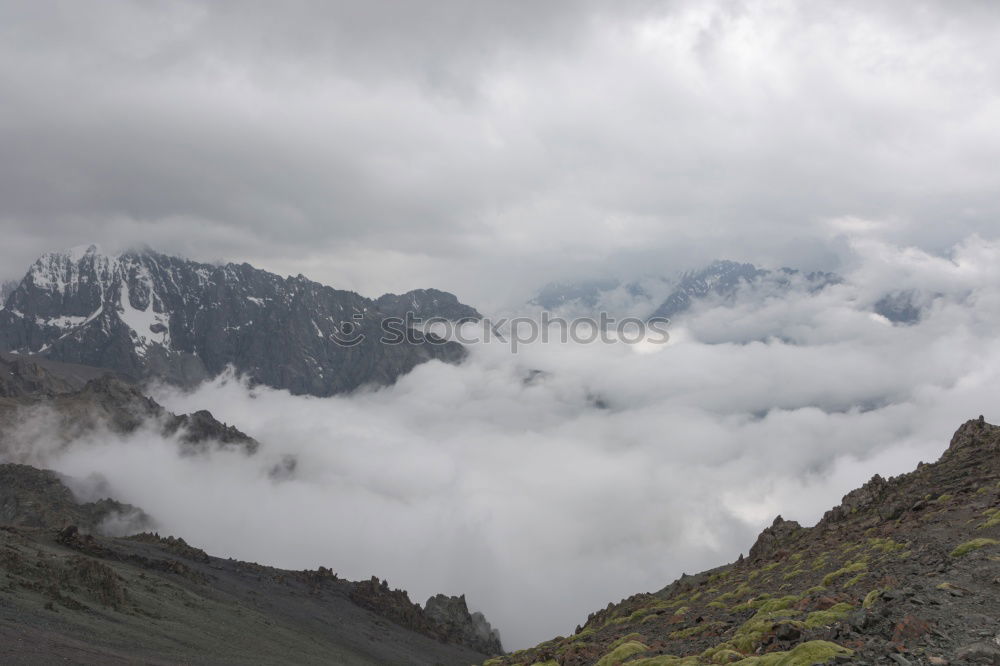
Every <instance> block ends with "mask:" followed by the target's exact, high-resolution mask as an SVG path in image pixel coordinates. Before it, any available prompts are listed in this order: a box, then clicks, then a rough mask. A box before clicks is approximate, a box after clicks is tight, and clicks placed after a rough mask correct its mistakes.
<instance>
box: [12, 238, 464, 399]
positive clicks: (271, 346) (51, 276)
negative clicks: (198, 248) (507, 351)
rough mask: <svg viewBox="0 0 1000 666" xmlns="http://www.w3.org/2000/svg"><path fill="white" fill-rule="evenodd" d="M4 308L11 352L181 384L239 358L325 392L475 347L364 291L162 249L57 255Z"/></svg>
mask: <svg viewBox="0 0 1000 666" xmlns="http://www.w3.org/2000/svg"><path fill="white" fill-rule="evenodd" d="M390 296H391V295H389V296H386V297H383V299H381V300H382V301H383V303H384V305H385V306H386V307H387V308H388V309H389V310H391V314H392V316H396V315H398V314H399V313H400V311H402V310H405V309H406V307H407V306H408V305H413V304H415V306H414V307H416V308H417V309H419V310H420V311H421V316H423V317H431V316H445V317H446V318H447V317H448V316H449V315H450V314H451V313H464V314H468V312H469V311H471V312H473V313H474V312H475V310H472V309H471V308H468V306H464V305H462V304H461V303H458V301H457V299H455V298H454V296H452V295H451V294H445V293H444V292H435V291H434V290H428V291H425V292H411V293H410V294H408V295H404V296H402V297H390ZM400 299H402V300H400ZM4 305H5V307H4V308H3V309H0V351H13V352H17V353H19V354H21V355H27V354H38V355H41V356H43V357H45V358H49V359H53V360H57V361H64V362H70V363H77V364H82V365H90V366H97V367H102V368H108V369H111V370H115V371H117V372H119V373H122V374H125V375H128V376H130V377H132V378H135V379H142V378H146V377H157V378H161V379H165V380H167V381H170V382H173V383H178V384H182V385H190V384H193V383H197V382H199V381H201V380H203V379H205V378H207V377H212V376H215V375H217V374H219V373H221V372H222V371H223V370H225V369H226V368H227V367H228V366H232V367H234V368H235V369H236V370H237V371H239V372H241V373H244V374H246V375H247V376H248V377H249V378H250V379H251V380H252V381H254V382H259V383H262V384H266V385H268V386H273V387H276V388H285V389H288V390H290V391H292V392H293V393H306V394H312V395H320V396H326V395H331V394H334V393H339V392H343V391H350V390H352V389H355V388H358V387H359V386H363V385H365V384H389V383H392V382H394V381H395V380H396V379H397V378H398V377H399V376H401V375H403V374H405V373H407V372H409V371H410V370H412V369H413V368H414V367H415V366H416V365H418V364H420V363H423V362H425V361H429V360H432V359H437V360H442V361H447V362H458V361H460V360H461V359H462V358H464V355H465V350H464V348H463V347H462V346H461V345H459V344H457V343H453V342H445V341H442V340H438V339H435V338H433V337H427V336H424V335H422V334H421V333H419V332H417V331H408V332H407V331H403V330H401V328H400V327H399V326H393V325H392V324H391V323H390V322H387V318H388V317H389V316H390V314H387V313H386V312H383V311H382V310H380V309H379V305H378V303H377V302H376V301H373V300H371V299H368V298H365V297H363V296H360V295H358V294H356V293H354V292H350V291H343V290H338V289H332V288H330V287H326V286H324V285H321V284H319V283H316V282H312V281H310V280H307V279H306V278H304V277H302V276H298V277H293V278H282V277H280V276H278V275H274V274H273V273H268V272H266V271H262V270H258V269H256V268H253V267H252V266H250V265H248V264H240V265H237V264H227V265H225V266H212V265H209V264H199V263H196V262H192V261H187V260H184V259H179V258H176V257H169V256H166V255H162V254H158V253H156V252H153V251H151V250H143V251H134V252H127V253H124V254H121V255H115V256H109V255H105V254H102V253H101V252H100V251H99V250H98V249H97V248H96V247H94V246H90V247H88V248H80V249H77V250H73V251H70V252H66V253H53V254H47V255H45V256H43V257H41V258H40V259H39V260H38V261H37V262H35V264H34V265H33V266H32V267H31V269H30V270H29V271H28V273H27V275H25V277H24V279H23V280H21V282H20V283H19V284H18V285H17V287H16V288H15V289H14V290H13V291H12V292H11V293H10V294H9V296H8V298H7V300H6V302H5V304H4ZM476 314H478V313H476ZM463 316H464V315H463Z"/></svg>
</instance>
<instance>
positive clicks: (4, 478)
mask: <svg viewBox="0 0 1000 666" xmlns="http://www.w3.org/2000/svg"><path fill="white" fill-rule="evenodd" d="M0 524H3V525H15V526H22V527H46V528H51V529H63V528H65V527H67V526H70V525H72V526H75V527H79V528H82V529H84V530H87V531H93V532H102V531H105V532H110V533H114V534H123V533H129V532H137V531H139V530H141V529H145V528H148V527H149V526H151V525H152V520H151V519H150V517H149V516H147V515H146V514H145V513H143V511H142V510H140V509H138V508H136V507H134V506H131V505H129V504H122V503H121V502H117V501H115V500H113V499H108V498H104V499H101V500H98V501H96V502H80V501H78V500H77V498H76V497H75V496H74V495H73V492H72V490H70V488H69V486H68V485H67V484H66V481H65V479H64V478H63V477H61V476H60V475H58V474H56V473H55V472H53V471H50V470H43V469H36V468H34V467H30V466H28V465H15V464H0Z"/></svg>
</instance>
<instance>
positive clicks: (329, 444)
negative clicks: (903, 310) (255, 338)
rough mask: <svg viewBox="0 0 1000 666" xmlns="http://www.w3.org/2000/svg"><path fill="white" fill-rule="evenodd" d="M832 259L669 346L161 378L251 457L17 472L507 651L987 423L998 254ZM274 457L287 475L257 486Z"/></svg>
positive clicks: (704, 564)
mask: <svg viewBox="0 0 1000 666" xmlns="http://www.w3.org/2000/svg"><path fill="white" fill-rule="evenodd" d="M852 248H853V249H852V255H851V256H852V257H853V262H854V265H855V270H854V271H853V272H851V273H850V274H848V275H846V282H845V283H844V284H841V285H835V286H831V287H828V288H827V289H825V290H824V291H822V292H820V293H819V294H813V295H810V294H808V293H806V292H792V293H791V294H786V295H784V296H783V297H781V298H778V297H773V298H766V297H764V296H762V295H761V294H759V293H753V294H750V295H748V296H747V297H746V298H744V299H741V300H738V301H737V302H736V303H729V304H714V305H708V306H704V307H702V308H699V309H696V310H695V311H693V312H692V313H691V314H690V316H689V317H688V318H686V319H685V320H684V321H683V322H679V323H678V324H677V325H676V326H675V328H674V331H673V333H674V334H673V338H672V342H671V343H670V344H669V345H666V346H649V345H646V346H629V345H624V344H614V345H602V344H592V345H579V344H548V345H528V346H525V347H522V349H521V351H520V352H519V353H518V354H516V355H512V354H510V353H509V351H508V350H507V348H506V347H505V346H504V345H480V346H478V347H475V348H473V349H472V353H471V355H470V358H469V359H468V360H467V361H466V362H465V363H464V364H463V365H461V366H450V365H444V364H440V363H436V362H435V363H428V364H426V365H423V366H420V367H419V368H418V369H417V370H415V371H414V372H412V373H411V374H409V375H408V376H406V377H404V378H402V379H401V380H400V381H399V382H398V383H397V384H396V385H395V386H392V387H389V388H383V389H381V390H373V391H367V392H360V393H357V394H355V395H351V396H341V397H334V398H329V399H317V398H308V397H293V396H290V395H288V394H287V393H284V392H281V391H275V390H271V389H267V388H262V387H257V388H252V389H249V388H247V387H246V386H245V385H244V384H242V383H241V382H240V381H239V380H238V379H236V378H232V377H225V378H220V379H218V380H216V381H214V382H211V383H209V384H206V385H203V386H202V387H200V388H198V389H197V390H195V391H193V392H190V393H182V392H177V391H175V390H172V389H168V388H159V389H157V390H156V396H157V398H158V399H160V400H161V401H162V402H163V403H164V404H165V405H166V406H168V407H169V408H170V409H171V410H173V411H176V412H189V411H193V410H196V409H203V408H208V409H210V410H211V411H213V413H214V414H215V415H216V416H217V417H218V418H220V419H221V420H225V421H227V422H229V423H232V424H236V425H238V426H239V427H240V428H241V429H243V430H245V431H246V432H247V433H249V434H251V435H253V436H254V437H256V438H257V439H259V440H260V441H261V442H262V448H261V451H260V452H259V453H258V454H257V455H256V456H253V457H246V456H243V455H242V454H237V453H225V452H216V453H213V454H211V455H209V456H207V457H205V456H187V457H182V456H179V455H178V448H177V445H176V442H172V441H166V440H164V439H162V438H161V437H159V436H156V435H153V434H151V433H146V434H139V435H134V436H132V437H130V438H127V439H121V438H117V437H113V436H104V437H100V438H97V437H95V438H92V439H91V440H90V441H87V442H81V443H79V444H77V445H75V446H72V447H70V448H69V449H67V450H65V451H61V452H59V451H48V452H46V453H45V454H44V455H42V456H35V457H34V458H33V459H32V461H33V462H35V463H36V464H43V465H48V466H51V467H53V468H55V469H57V470H59V471H62V472H65V473H68V474H72V475H75V476H79V477H86V476H88V475H91V474H96V475H99V476H101V477H103V478H104V479H106V481H107V483H108V487H109V488H110V490H111V491H112V492H113V493H114V495H115V496H116V497H117V498H118V499H120V500H122V501H125V502H129V503H133V504H136V505H138V506H141V507H142V508H143V509H145V510H146V511H147V512H149V513H150V514H152V515H153V517H154V518H156V519H157V520H158V521H159V523H160V526H161V530H162V531H164V532H169V533H174V534H177V535H181V536H183V537H184V538H185V539H187V540H189V541H190V542H192V543H194V544H196V545H198V546H200V547H203V548H205V549H206V550H208V551H209V552H212V553H214V554H217V555H227V556H234V557H239V558H243V559H251V560H257V561H261V562H267V563H271V564H276V565H280V566H284V567H302V568H304V567H310V568H312V567H316V566H317V565H324V566H330V567H332V568H333V569H334V570H336V571H337V572H339V573H340V574H341V575H343V576H347V577H350V578H354V579H359V578H365V577H368V576H370V575H372V574H376V575H378V576H381V577H385V578H388V579H389V581H390V583H392V584H393V585H395V586H399V587H404V588H406V589H408V590H409V591H410V593H411V595H412V597H413V598H414V599H416V600H418V601H423V600H424V599H426V597H428V596H429V595H431V594H432V593H436V592H447V593H452V594H455V593H462V592H464V593H466V594H467V595H468V598H469V601H470V604H471V605H472V606H473V607H475V608H477V609H480V610H482V611H483V612H484V613H485V614H486V615H487V617H488V618H489V619H490V620H491V622H493V623H494V625H495V626H498V627H499V628H500V630H501V631H502V632H503V634H504V637H505V644H506V645H507V646H508V647H519V646H524V645H527V644H529V643H532V642H535V641H539V640H542V639H545V638H548V637H550V636H552V635H555V634H560V633H561V634H566V633H567V632H571V631H572V630H573V628H574V626H575V625H576V624H577V623H580V622H582V621H583V620H584V619H585V616H586V612H587V611H589V610H596V609H597V608H600V607H602V606H604V605H605V604H606V603H607V602H608V601H611V600H617V599H619V598H621V597H624V596H627V595H629V594H632V593H635V592H639V591H651V590H655V589H658V588H660V587H661V586H663V585H665V584H667V583H669V582H670V581H671V580H672V579H673V578H675V577H676V576H678V575H679V574H681V573H682V572H688V573H691V572H695V571H698V570H702V569H705V568H708V567H711V566H714V565H717V564H721V563H723V562H726V561H730V560H732V559H734V558H735V557H736V556H737V555H738V554H739V553H740V552H746V550H747V549H748V547H749V546H750V545H751V543H752V541H753V538H754V536H755V535H756V533H757V532H758V531H759V529H760V528H761V527H762V526H764V525H765V524H766V523H769V522H770V520H771V519H773V517H774V516H775V515H776V514H778V513H781V514H782V515H784V517H786V518H790V519H797V520H800V521H802V522H804V523H807V524H810V523H812V522H814V521H815V520H817V519H818V518H819V517H820V516H821V515H822V513H823V511H824V510H826V509H827V508H829V507H830V506H832V505H833V504H836V503H837V501H838V500H839V498H840V496H841V495H842V494H844V493H845V492H847V491H848V490H850V489H852V488H853V487H855V486H857V485H859V484H860V483H862V482H863V481H865V480H867V479H868V478H869V477H870V476H871V475H872V474H874V473H876V472H879V473H882V474H883V475H886V474H895V473H900V472H904V471H908V470H910V469H912V468H913V467H914V466H915V465H916V463H917V462H918V461H919V460H932V459H936V458H937V456H938V455H939V454H940V453H941V451H942V450H943V448H944V446H945V445H946V444H947V441H948V438H949V436H950V434H951V433H952V431H953V430H954V429H955V428H956V427H957V426H958V425H959V424H960V423H961V422H962V421H963V420H965V419H967V418H972V417H975V416H977V415H978V414H980V413H983V414H985V415H986V416H987V418H993V419H994V420H995V419H996V418H998V417H1000V413H998V410H997V404H996V400H995V395H996V391H995V388H996V386H997V385H1000V339H998V337H997V336H996V331H997V330H998V327H1000V268H998V266H1000V244H998V243H997V242H993V241H984V240H982V239H979V238H975V237H973V238H970V239H968V240H967V241H965V242H964V243H963V244H961V245H959V246H957V247H956V248H955V249H954V250H953V251H952V253H951V254H950V255H949V256H947V257H935V256H931V255H927V254H924V253H922V252H919V251H915V250H912V249H899V248H896V247H892V246H889V245H885V244H881V243H878V242H876V241H872V240H859V241H857V242H855V243H854V244H853V246H852ZM910 289H915V290H920V292H921V293H923V294H926V295H927V300H928V301H929V302H930V305H929V306H928V308H927V309H926V311H925V315H924V317H923V319H922V320H921V321H920V322H919V323H918V324H916V325H913V326H893V325H891V324H890V323H889V322H888V321H887V320H885V319H883V318H881V317H879V316H877V315H874V314H872V312H871V311H870V307H871V304H872V303H873V302H874V301H876V300H877V299H878V298H879V297H880V295H882V294H883V293H884V292H885V291H894V290H910ZM535 370H540V371H542V372H541V373H533V372H532V371H535ZM529 378H530V379H529ZM526 380H527V381H526ZM34 427H35V428H36V430H35V433H36V434H37V432H38V429H37V422H35V423H34ZM22 451H23V450H22ZM287 455H292V456H295V457H296V458H297V461H298V465H297V467H296V469H295V471H294V474H293V475H292V476H291V477H290V478H286V479H283V480H276V479H274V478H272V476H271V475H270V474H269V471H270V470H271V468H272V467H273V465H274V464H275V463H277V462H279V461H280V460H281V459H282V457H283V456H287Z"/></svg>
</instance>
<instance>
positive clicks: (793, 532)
mask: <svg viewBox="0 0 1000 666" xmlns="http://www.w3.org/2000/svg"><path fill="white" fill-rule="evenodd" d="M801 531H802V526H801V525H799V524H798V523H797V522H795V521H794V520H785V519H783V518H782V517H781V516H778V517H777V518H775V519H774V522H773V523H771V526H770V527H768V528H765V529H764V531H763V532H761V533H760V536H758V537H757V541H756V542H754V544H753V546H751V547H750V553H749V554H748V557H749V559H750V561H751V562H760V561H761V560H769V559H771V558H773V557H774V556H775V555H777V554H778V553H780V552H781V551H783V550H784V551H786V552H787V550H788V549H790V548H792V547H793V544H794V541H795V537H797V536H799V534H801Z"/></svg>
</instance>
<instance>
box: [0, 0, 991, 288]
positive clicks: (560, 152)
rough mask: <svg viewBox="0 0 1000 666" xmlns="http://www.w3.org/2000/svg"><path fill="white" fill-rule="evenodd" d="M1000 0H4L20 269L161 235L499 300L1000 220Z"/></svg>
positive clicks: (5, 252)
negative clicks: (856, 225)
mask: <svg viewBox="0 0 1000 666" xmlns="http://www.w3.org/2000/svg"><path fill="white" fill-rule="evenodd" d="M998 30H1000V5H998V4H997V3H994V2H981V3H979V2H955V1H951V2H941V3H935V2H919V1H908V2H875V1H872V0H864V1H863V2H836V3H793V2H787V3H786V2H736V1H733V2H714V3H711V2H654V1H649V0H643V1H635V2H614V3H610V2H609V3H596V2H557V1H552V0H549V1H546V2H527V1H521V0H510V1H505V2H491V3H486V2H468V1H467V0H454V1H438V2H421V3H415V2H338V1H323V2H305V1H294V0H293V1H288V2H283V3H280V5H276V4H274V3H264V2H256V3H254V2H238V3H237V2H224V1H216V2H204V3H202V2H199V3H185V2H170V3H157V2H124V1H114V0H107V1H102V2H79V1H76V0H67V1H65V2H37V1H35V0H31V1H28V2H12V1H8V0H3V1H2V2H0V229H2V232H3V242H2V243H0V276H4V277H15V276H19V275H20V274H21V273H23V271H24V268H25V267H26V266H27V265H28V264H29V263H30V262H31V261H32V260H33V259H34V258H35V257H36V256H37V255H38V254H39V253H41V252H43V251H46V250H52V249H60V248H62V247H67V246H71V245H75V244H78V243H83V242H91V241H96V242H99V243H101V244H102V245H104V246H105V247H106V248H111V249H113V248H115V247H116V246H120V245H127V244H130V243H134V242H145V243H148V244H150V245H151V246H153V247H154V248H157V249H160V250H162V251H166V252H171V253H178V254H182V255H185V256H190V257H192V258H197V259H202V260H220V259H221V260H236V261H243V260H247V261H250V262H252V263H254V264H256V265H259V266H261V267H263V268H268V269H271V270H275V271H277V272H281V273H292V274H294V273H299V272H302V273H305V274H306V275H308V276H310V277H312V278H314V279H317V280H320V281H324V282H327V283H330V284H333V285H335V286H340V287H347V288H354V289H357V290H360V291H362V292H363V293H366V294H370V295H376V294H378V293H381V292H382V291H385V290H390V289H391V290H397V291H399V290H404V289H409V288H413V287H418V286H431V285H434V286H438V287H442V288H446V289H451V290H454V291H456V292H458V293H459V295H460V296H462V297H463V298H464V299H465V300H468V301H472V302H474V303H476V304H479V305H485V306H487V307H488V306H489V305H491V304H494V303H502V302H506V301H507V300H510V299H511V298H515V299H516V298H519V297H521V296H523V292H525V291H531V290H532V289H533V288H534V287H535V286H537V285H538V284H539V283H541V282H545V281H547V280H549V279H552V278H567V277H577V276H582V275H597V274H601V275H606V274H609V273H614V274H622V273H641V272H653V273H655V272H661V273H662V272H666V271H671V270H673V269H675V268H678V267H684V266H687V265H692V264H696V263H700V262H702V261H707V260H709V259H713V258H717V257H730V258H736V259H746V260H752V261H756V262H759V263H763V264H772V265H773V264H794V265H798V266H803V267H806V268H836V267H837V266H838V264H839V262H840V261H841V260H842V259H843V247H844V243H843V242H842V240H841V239H840V235H841V234H843V227H844V220H845V219H850V220H864V221H865V223H866V224H877V225H879V228H880V229H881V234H882V235H883V236H884V237H885V239H886V240H889V241H891V242H894V243H897V244H903V245H905V244H914V245H917V246H920V247H922V248H924V249H926V250H929V251H932V252H936V251H941V250H943V249H945V248H947V247H950V246H951V245H952V244H954V243H955V242H957V241H958V240H960V239H962V238H965V237H966V236H968V235H969V233H971V232H978V233H980V234H981V235H983V236H986V237H993V236H995V235H996V233H995V231H996V228H997V222H996V220H997V214H998V212H1000V211H998V208H1000V197H997V196H996V195H997V183H998V176H1000V173H998V168H997V165H998V164H1000V123H998V122H997V121H996V118H998V117H1000V103H998V101H1000V98H998V92H1000V41H998V40H997V39H996V35H997V34H998Z"/></svg>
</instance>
